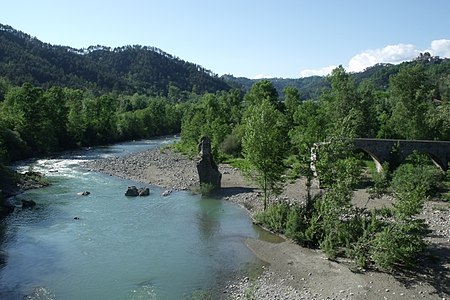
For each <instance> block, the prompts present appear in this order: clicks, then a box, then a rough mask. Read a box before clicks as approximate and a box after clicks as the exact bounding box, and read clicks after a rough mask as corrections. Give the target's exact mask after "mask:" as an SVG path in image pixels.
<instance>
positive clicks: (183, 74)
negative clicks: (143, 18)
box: [0, 24, 230, 101]
mask: <svg viewBox="0 0 450 300" xmlns="http://www.w3.org/2000/svg"><path fill="white" fill-rule="evenodd" d="M0 53H2V55H1V56H0V75H1V76H5V77H6V78H8V79H9V81H10V82H11V83H12V84H13V85H22V84H24V83H26V82H28V83H31V84H33V85H34V86H39V87H42V88H49V87H51V86H60V87H69V88H74V89H94V90H96V91H99V92H100V93H102V94H105V93H109V92H120V93H123V94H128V95H132V94H135V93H139V94H145V95H152V96H157V95H164V96H170V98H172V99H173V100H174V101H185V100H186V99H187V98H188V94H189V93H191V92H194V93H198V94H202V93H204V92H212V93H214V92H216V91H219V90H229V89H230V86H229V85H228V84H227V83H225V82H224V81H223V80H221V79H220V78H218V77H217V75H215V74H213V73H212V72H211V71H209V70H206V69H205V68H203V67H202V66H199V65H196V64H193V63H190V62H186V61H184V60H181V59H179V58H177V57H175V56H172V55H170V54H168V53H165V52H164V51H162V50H160V49H158V48H155V47H144V46H139V45H134V46H124V47H118V48H114V49H111V48H109V47H105V46H98V45H97V46H91V47H89V48H87V49H73V48H70V47H65V46H56V45H50V44H47V43H43V42H41V41H39V40H38V39H36V38H34V37H31V36H29V35H27V34H25V33H23V32H20V31H17V30H15V29H14V28H12V27H9V26H7V25H2V24H0ZM0 86H1V85H0ZM0 93H1V88H0ZM0 99H1V95H0Z"/></svg>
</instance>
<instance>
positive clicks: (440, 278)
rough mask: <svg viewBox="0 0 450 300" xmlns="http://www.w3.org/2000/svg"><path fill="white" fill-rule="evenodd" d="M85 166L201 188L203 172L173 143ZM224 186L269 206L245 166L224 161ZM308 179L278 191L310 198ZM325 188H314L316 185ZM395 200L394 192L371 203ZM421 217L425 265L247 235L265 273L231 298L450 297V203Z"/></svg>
mask: <svg viewBox="0 0 450 300" xmlns="http://www.w3.org/2000/svg"><path fill="white" fill-rule="evenodd" d="M85 167H86V168H89V169H92V170H96V171H101V172H104V173H106V174H110V175H114V176H118V177H121V178H128V179H133V180H137V181H140V182H143V183H148V184H152V185H157V186H161V187H164V188H165V189H167V190H186V189H195V187H197V186H198V174H197V170H196V167H195V161H194V160H191V159H188V158H186V157H184V156H182V155H180V154H178V153H174V152H173V151H172V150H170V149H162V150H149V151H145V152H142V153H138V154H134V155H131V156H127V157H114V158H108V159H104V160H97V161H92V162H89V163H87V164H86V165H85ZM219 170H220V171H221V173H222V174H223V175H222V189H221V192H220V193H219V195H218V196H219V197H222V198H224V199H226V200H228V201H232V202H234V203H238V204H239V205H241V206H242V207H245V208H246V209H247V210H248V211H249V213H250V214H253V213H254V212H256V211H259V210H261V209H262V201H261V195H260V193H259V192H258V191H257V189H256V188H255V186H254V185H252V184H251V183H249V182H247V181H246V180H245V179H244V178H243V177H242V176H241V174H240V172H239V171H238V170H237V169H235V168H233V167H231V166H229V165H220V166H219ZM304 191H305V189H304V181H303V180H300V179H299V180H297V181H295V182H293V183H290V184H288V185H287V186H286V188H285V191H284V192H283V194H282V195H281V196H280V197H279V198H280V199H285V200H289V201H301V200H302V199H304V196H305V195H304ZM315 192H318V191H317V190H313V193H315ZM367 197H368V195H367V193H365V192H364V190H358V191H356V192H355V197H354V199H353V202H354V203H355V204H356V205H366V204H367V203H368V202H367V199H368V198H367ZM386 204H389V199H382V200H377V202H372V203H369V206H370V207H374V206H382V205H386ZM421 217H422V218H424V219H425V221H426V222H427V224H429V226H430V229H431V232H430V234H429V236H428V238H427V241H428V242H429V244H430V247H429V249H430V250H429V253H428V254H429V256H428V258H427V259H426V260H425V261H424V262H421V266H422V268H421V270H420V272H417V271H416V272H411V273H409V274H385V273H377V272H362V273H359V272H353V271H352V270H353V266H352V264H351V263H349V262H346V261H340V262H339V263H338V262H333V261H329V260H327V259H326V258H325V255H324V254H323V253H321V252H320V251H313V250H311V249H305V248H302V247H300V246H298V245H296V244H293V243H291V242H289V241H284V242H282V243H270V242H265V241H261V240H254V239H248V240H247V241H246V243H247V245H248V247H249V248H250V249H251V250H252V251H253V252H254V253H255V255H256V256H258V257H259V258H260V259H262V260H264V261H266V262H267V263H268V264H269V266H268V267H266V268H265V269H264V270H263V272H262V275H260V276H258V277H257V278H248V277H245V278H240V279H238V280H237V281H236V282H232V283H229V284H228V285H227V287H226V289H225V290H224V291H223V298H225V299H411V298H420V299H450V205H449V203H444V202H439V201H429V202H427V203H426V205H425V207H424V211H423V214H422V215H421Z"/></svg>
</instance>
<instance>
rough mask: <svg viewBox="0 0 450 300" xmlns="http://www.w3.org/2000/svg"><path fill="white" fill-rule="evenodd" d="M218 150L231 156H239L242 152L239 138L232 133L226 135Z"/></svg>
mask: <svg viewBox="0 0 450 300" xmlns="http://www.w3.org/2000/svg"><path fill="white" fill-rule="evenodd" d="M220 150H221V151H222V152H223V153H225V154H228V155H231V156H233V157H240V156H241V152H242V142H241V139H240V138H239V137H237V136H236V135H234V134H229V135H227V136H226V137H225V139H224V140H223V142H222V143H221V144H220Z"/></svg>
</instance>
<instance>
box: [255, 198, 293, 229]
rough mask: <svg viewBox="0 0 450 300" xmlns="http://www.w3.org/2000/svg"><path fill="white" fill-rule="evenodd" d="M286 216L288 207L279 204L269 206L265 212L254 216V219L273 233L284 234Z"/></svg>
mask: <svg viewBox="0 0 450 300" xmlns="http://www.w3.org/2000/svg"><path fill="white" fill-rule="evenodd" d="M288 214H289V205H288V204H287V203H285V202H279V203H273V204H271V205H269V207H267V209H266V210H265V211H263V212H261V213H258V214H256V215H255V219H256V220H257V221H258V222H260V223H261V224H262V225H263V226H264V227H266V228H268V229H270V230H272V231H274V232H277V233H284V232H285V229H286V221H287V217H288Z"/></svg>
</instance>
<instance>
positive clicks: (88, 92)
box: [0, 26, 450, 271]
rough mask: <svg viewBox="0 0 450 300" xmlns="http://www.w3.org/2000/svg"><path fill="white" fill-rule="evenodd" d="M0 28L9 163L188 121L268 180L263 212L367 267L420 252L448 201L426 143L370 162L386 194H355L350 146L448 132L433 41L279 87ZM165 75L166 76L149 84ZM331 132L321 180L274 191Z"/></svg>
mask: <svg viewBox="0 0 450 300" xmlns="http://www.w3.org/2000/svg"><path fill="white" fill-rule="evenodd" d="M0 32H1V38H2V41H5V43H3V42H2V43H1V47H4V49H3V51H4V52H5V53H8V55H11V57H10V60H11V63H10V64H9V65H8V64H7V63H5V61H2V63H1V64H0V66H1V67H0V162H1V163H3V164H7V163H9V162H11V161H14V160H18V159H23V158H26V157H30V156H35V155H47V154H49V153H52V152H54V151H60V150H64V149H70V148H74V147H81V146H83V147H89V146H93V145H101V144H107V143H112V142H116V141H123V140H132V139H142V138H149V137H152V136H159V135H165V134H174V133H179V132H181V134H180V137H181V138H180V142H179V143H178V144H177V146H176V148H177V149H178V150H179V151H181V152H183V153H185V154H187V155H190V156H194V155H196V151H197V145H198V141H199V139H200V137H202V136H209V137H210V138H211V143H212V148H213V155H214V157H215V159H216V160H217V161H219V162H230V163H232V164H235V165H239V166H240V167H241V168H242V171H243V172H244V173H245V174H247V176H248V177H249V178H251V179H253V180H254V181H255V182H256V183H257V184H258V187H259V188H260V189H261V191H262V194H263V201H264V210H263V211H262V212H261V213H260V214H258V215H257V216H256V219H257V220H258V221H259V222H260V223H261V224H263V225H264V226H265V227H267V228H270V229H271V230H273V231H275V232H278V233H281V234H285V235H286V236H287V237H289V238H291V239H292V240H294V241H295V242H297V243H299V244H301V245H304V246H307V247H313V248H320V249H323V251H324V252H325V253H326V255H327V256H328V257H329V258H330V259H336V258H338V257H349V258H352V259H353V260H354V261H355V262H356V264H357V265H358V266H360V267H364V268H367V267H375V268H379V269H382V270H388V271H389V270H394V269H397V268H404V267H410V266H412V265H414V263H415V262H416V261H417V260H416V259H417V258H418V257H420V255H421V254H422V253H423V250H424V249H425V248H426V243H425V242H424V237H425V235H426V233H427V227H426V225H425V223H424V222H423V221H422V220H421V219H420V218H418V217H417V216H418V214H419V213H420V212H421V209H422V206H423V204H424V202H425V201H427V199H428V198H430V197H437V198H438V199H442V201H448V198H449V196H448V195H449V194H448V185H449V179H448V175H447V176H446V174H444V173H442V172H440V171H439V170H437V169H435V167H434V166H432V165H431V164H430V160H429V159H427V158H426V157H423V156H421V155H420V154H415V155H414V156H412V157H410V160H409V161H407V162H405V163H404V164H402V165H400V166H399V167H398V168H397V169H395V170H390V169H389V167H388V166H385V168H384V170H385V171H384V172H383V173H375V172H374V173H373V174H372V176H370V178H371V184H372V185H373V188H372V191H373V192H372V196H373V198H377V197H386V196H389V197H391V198H392V199H393V204H392V206H390V207H386V208H383V209H371V210H369V209H365V208H364V207H355V206H353V205H352V204H351V199H352V193H353V190H354V189H355V188H356V187H357V186H358V185H359V184H361V178H362V175H363V174H365V173H364V170H365V172H366V173H367V168H366V167H365V161H367V160H368V158H367V156H364V154H361V153H353V152H351V151H350V150H349V149H350V148H351V147H349V142H350V141H351V139H352V138H355V137H372V138H399V139H430V140H450V103H449V100H450V61H449V60H448V59H439V58H436V57H431V56H430V55H429V54H428V53H425V54H421V56H420V57H418V58H417V59H415V60H413V61H411V62H406V63H403V64H400V65H397V66H392V65H377V66H375V67H373V68H370V69H368V70H366V71H365V72H363V74H366V75H365V77H364V76H363V74H349V73H347V72H346V71H345V70H344V68H343V67H342V66H340V67H338V68H336V69H335V70H333V71H332V73H331V75H329V76H328V77H326V78H322V80H323V81H321V82H322V84H321V85H320V87H321V89H320V91H317V90H315V92H312V91H311V90H307V89H306V88H305V91H302V90H298V89H297V88H296V87H294V86H285V87H284V88H283V89H282V90H277V89H276V88H275V86H274V83H273V82H276V83H277V86H279V84H280V80H272V81H271V80H260V81H256V82H254V83H253V85H252V86H251V88H249V89H248V90H245V89H243V88H232V87H231V85H233V86H234V87H236V86H238V84H239V81H238V80H235V79H233V78H230V76H228V77H224V78H218V77H217V76H215V75H214V74H211V73H210V72H209V71H207V70H205V69H203V68H200V67H199V66H195V65H193V64H189V63H186V62H183V61H181V60H179V59H177V58H174V57H171V56H170V55H168V54H165V53H163V52H161V51H160V50H158V51H156V50H155V49H152V48H145V47H144V48H142V47H137V46H136V47H128V48H127V47H125V48H123V49H107V48H105V47H93V48H92V49H89V50H86V51H87V52H86V53H84V54H81V53H77V51H74V49H71V48H64V47H63V48H59V47H55V46H51V45H47V44H43V43H41V42H39V41H37V40H35V39H33V38H30V37H29V36H27V35H24V34H22V33H20V32H19V33H18V32H16V31H14V30H13V29H12V28H10V27H7V26H2V29H1V30H0ZM30 45H34V47H30ZM13 49H16V50H17V49H19V50H20V51H18V50H17V51H13ZM78 52H79V51H78ZM13 53H16V54H15V55H19V56H20V55H22V56H21V57H19V58H22V59H23V60H24V61H27V59H30V61H32V62H42V64H39V63H36V64H34V63H33V70H34V71H35V72H29V71H27V70H25V69H24V68H12V67H11V65H14V64H15V63H17V62H18V61H20V60H17V57H14V55H13ZM20 53H21V54H20ZM138 54H139V55H138ZM99 57H103V58H104V59H99ZM146 57H147V58H146ZM150 57H153V58H155V57H157V58H159V60H158V64H159V65H153V67H152V68H150V67H149V69H148V70H147V69H146V70H141V69H138V66H140V65H141V63H142V62H143V61H145V62H146V63H150V62H151V59H150ZM13 58H14V59H13ZM56 58H58V59H56ZM105 61H106V62H105ZM69 62H73V64H70V63H69ZM83 62H86V63H87V64H88V66H89V68H87V67H86V65H83ZM163 63H164V64H163ZM74 66H78V68H77V67H74ZM167 66H170V67H167ZM44 67H45V68H49V69H50V70H53V68H58V69H57V70H58V72H60V73H61V74H60V75H61V76H62V77H61V76H56V77H55V76H52V77H51V76H50V77H49V75H48V74H50V73H51V72H48V70H47V69H45V68H44ZM86 68H87V69H86ZM156 69H157V70H159V71H155V70H156ZM55 70H56V69H55ZM95 70H97V71H95ZM105 70H110V72H109V73H108V72H107V71H105ZM149 70H152V72H150V71H149ZM161 70H172V71H173V72H172V73H170V74H163V73H161V72H162V71H161ZM95 72H99V73H95ZM149 72H150V73H149ZM158 72H159V73H158ZM58 74H59V73H58ZM106 74H112V75H111V76H112V77H111V76H110V77H111V78H110V77H108V76H106ZM94 75H95V76H94ZM160 77H163V79H164V80H163V79H161V80H160V81H158V80H156V81H155V82H154V83H153V84H152V85H149V86H146V85H145V83H146V82H147V81H149V80H150V79H152V80H155V78H160ZM57 78H64V80H63V81H58V80H56V79H57ZM167 78H169V80H167ZM180 78H184V79H186V78H189V80H188V81H178V80H180ZM184 79H183V80H184ZM225 79H226V80H228V81H225ZM230 80H235V81H234V82H230ZM113 82H116V83H117V82H118V83H120V84H114V83H113ZM286 82H291V81H286ZM316 87H317V86H316ZM302 94H304V95H308V97H310V98H307V99H305V96H302ZM280 95H281V96H280ZM330 141H331V143H325V144H324V146H323V147H322V148H321V149H320V155H319V160H318V161H317V169H318V173H319V176H320V178H321V183H322V186H323V189H322V193H321V194H319V195H311V193H307V197H306V199H304V201H303V202H302V203H285V202H282V201H281V202H280V201H278V200H276V199H277V197H276V196H277V194H278V193H279V192H280V191H281V190H282V188H283V183H284V182H285V181H286V180H293V179H295V178H298V177H300V176H304V177H306V178H307V181H308V184H307V187H310V185H311V182H312V174H311V172H310V170H309V162H310V149H311V147H312V145H313V143H316V142H330Z"/></svg>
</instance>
